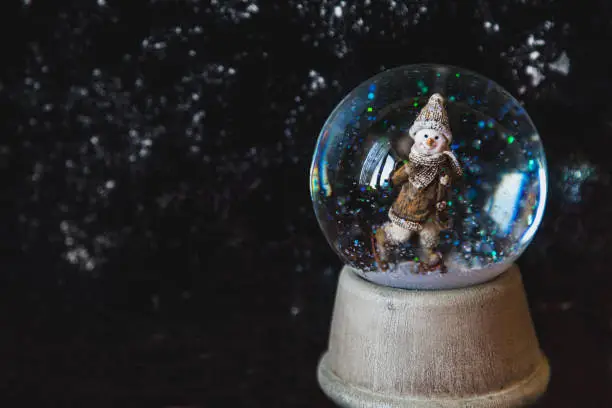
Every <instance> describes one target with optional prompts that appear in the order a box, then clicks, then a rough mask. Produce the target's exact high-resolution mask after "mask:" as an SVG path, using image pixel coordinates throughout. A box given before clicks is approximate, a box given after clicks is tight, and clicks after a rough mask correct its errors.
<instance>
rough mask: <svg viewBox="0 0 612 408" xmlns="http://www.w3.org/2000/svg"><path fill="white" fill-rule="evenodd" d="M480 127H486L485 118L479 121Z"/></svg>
mask: <svg viewBox="0 0 612 408" xmlns="http://www.w3.org/2000/svg"><path fill="white" fill-rule="evenodd" d="M478 127H479V128H481V129H484V127H485V122H484V120H481V121H478Z"/></svg>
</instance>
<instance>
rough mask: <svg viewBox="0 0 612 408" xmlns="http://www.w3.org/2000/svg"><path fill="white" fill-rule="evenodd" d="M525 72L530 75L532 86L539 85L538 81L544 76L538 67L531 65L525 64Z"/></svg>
mask: <svg viewBox="0 0 612 408" xmlns="http://www.w3.org/2000/svg"><path fill="white" fill-rule="evenodd" d="M525 74H527V75H529V76H530V77H531V85H532V86H534V87H536V86H538V85H540V83H541V82H542V81H543V80H544V79H545V78H546V77H545V76H544V74H542V72H541V71H540V70H539V69H538V68H536V67H534V66H532V65H527V66H526V67H525Z"/></svg>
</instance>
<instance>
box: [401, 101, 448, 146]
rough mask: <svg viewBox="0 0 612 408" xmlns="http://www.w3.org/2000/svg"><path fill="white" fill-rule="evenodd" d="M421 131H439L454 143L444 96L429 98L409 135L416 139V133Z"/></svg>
mask: <svg viewBox="0 0 612 408" xmlns="http://www.w3.org/2000/svg"><path fill="white" fill-rule="evenodd" d="M421 129H433V130H437V131H438V132H440V133H442V135H444V137H445V138H446V140H447V141H448V143H449V144H450V143H451V142H452V141H453V134H452V133H451V130H450V126H449V124H448V115H447V113H446V101H445V100H444V97H443V96H442V95H440V94H438V93H435V94H433V95H431V96H430V97H429V101H428V102H427V105H425V107H424V108H423V109H422V110H421V112H420V113H419V116H417V118H416V120H415V121H414V123H413V124H412V126H411V127H410V130H409V131H408V133H409V134H410V137H412V138H414V135H415V133H416V132H418V131H419V130H421Z"/></svg>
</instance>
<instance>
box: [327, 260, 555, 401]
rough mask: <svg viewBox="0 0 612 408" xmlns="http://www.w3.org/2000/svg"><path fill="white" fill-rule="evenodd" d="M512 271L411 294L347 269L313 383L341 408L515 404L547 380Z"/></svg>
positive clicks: (544, 363)
mask: <svg viewBox="0 0 612 408" xmlns="http://www.w3.org/2000/svg"><path fill="white" fill-rule="evenodd" d="M549 375H550V368H549V366H548V361H547V359H546V357H545V356H544V355H543V353H542V352H541V350H540V347H539V344H538V340H537V337H536V334H535V330H534V328H533V323H532V321H531V316H530V314H529V309H528V305H527V299H526V296H525V290H524V288H523V284H522V280H521V275H520V272H519V269H518V267H516V266H512V267H511V268H510V269H509V270H508V271H506V272H504V273H503V274H501V275H500V276H499V277H497V278H496V279H494V280H491V281H489V282H486V283H484V284H481V285H478V286H473V287H469V288H462V289H452V290H439V291H419V290H404V289H395V288H391V287H385V286H379V285H375V284H372V283H370V282H368V281H366V280H365V279H363V278H361V277H359V276H357V274H356V273H355V271H354V270H353V269H352V268H351V267H348V266H345V267H344V269H343V270H342V273H341V275H340V280H339V284H338V291H337V294H336V304H335V306H334V313H333V318H332V324H331V333H330V339H329V349H328V351H327V352H326V353H325V354H324V355H323V358H322V359H321V361H320V363H319V368H318V380H319V384H320V386H321V388H322V389H323V391H324V392H325V393H326V394H327V396H328V397H329V398H331V399H332V400H333V401H334V402H335V403H336V404H338V405H340V406H342V407H346V408H357V407H359V408H375V407H376V408H378V407H383V406H384V407H388V408H396V407H397V408H399V407H418V408H421V407H422V408H428V407H444V408H451V407H452V408H454V407H457V408H458V407H473V408H485V407H486V408H489V407H491V408H506V407H507V408H510V407H523V406H527V405H529V404H531V403H533V402H535V401H536V400H537V399H538V398H539V397H540V396H541V395H542V394H543V393H544V392H545V390H546V388H547V386H548V381H549Z"/></svg>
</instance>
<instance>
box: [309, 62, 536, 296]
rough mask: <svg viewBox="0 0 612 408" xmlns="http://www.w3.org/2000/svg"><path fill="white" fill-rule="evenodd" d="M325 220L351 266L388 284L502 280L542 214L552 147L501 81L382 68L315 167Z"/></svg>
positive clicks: (344, 110) (341, 116)
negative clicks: (548, 152)
mask: <svg viewBox="0 0 612 408" xmlns="http://www.w3.org/2000/svg"><path fill="white" fill-rule="evenodd" d="M310 190H311V197H312V201H313V204H314V210H315V213H316V217H317V219H318V221H319V224H320V226H321V229H322V230H323V233H324V234H325V236H326V238H327V240H328V241H329V243H330V244H331V246H332V247H333V249H334V250H335V251H336V252H337V253H338V255H339V256H340V257H341V259H342V260H343V261H344V263H345V264H347V265H349V266H351V267H352V268H353V269H354V271H355V272H356V273H357V274H359V275H360V276H362V277H363V278H365V279H367V280H369V281H371V282H374V283H377V284H381V285H385V286H392V287H399V288H409V289H449V288H458V287H465V286H470V285H475V284H478V283H482V282H485V281H488V280H490V279H493V278H494V277H496V276H498V275H499V274H501V273H502V272H504V271H505V270H507V269H508V268H509V267H510V266H511V265H512V263H513V262H514V261H515V260H516V259H517V258H518V257H519V255H520V254H521V253H522V252H523V251H524V250H525V248H526V247H527V245H529V243H530V241H531V240H532V238H533V236H534V234H535V232H536V230H537V228H538V226H539V224H540V221H541V219H542V216H543V212H544V206H545V201H546V191H547V172H546V160H545V156H544V150H543V147H542V143H541V141H540V136H539V135H538V131H537V130H536V128H535V126H534V124H533V123H532V121H531V119H530V118H529V116H528V114H527V112H526V111H525V109H524V108H523V107H522V106H521V104H520V103H519V102H518V101H517V100H516V99H514V98H513V97H512V95H510V94H509V93H508V92H507V91H505V90H504V89H503V88H502V87H500V86H499V85H498V84H496V83H495V82H493V81H491V80H489V79H487V78H485V77H483V76H481V75H479V74H476V73H474V72H471V71H467V70H464V69H460V68H455V67H450V66H443V65H409V66H403V67H399V68H395V69H391V70H388V71H385V72H382V73H380V74H378V75H376V76H375V77H373V78H371V79H369V80H367V81H365V82H363V83H362V84H360V85H359V86H358V87H357V88H355V89H354V90H353V91H352V92H351V93H350V94H349V95H348V96H346V97H345V98H344V99H343V100H342V101H341V102H340V104H339V105H338V106H337V107H336V108H335V109H334V111H333V112H332V113H331V115H330V116H329V118H328V119H327V121H326V122H325V124H324V126H323V128H322V130H321V133H320V135H319V138H318V142H317V145H316V148H315V153H314V157H313V161H312V166H311V170H310Z"/></svg>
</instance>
